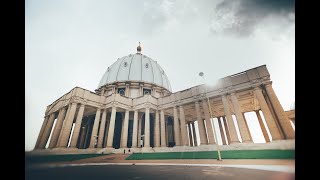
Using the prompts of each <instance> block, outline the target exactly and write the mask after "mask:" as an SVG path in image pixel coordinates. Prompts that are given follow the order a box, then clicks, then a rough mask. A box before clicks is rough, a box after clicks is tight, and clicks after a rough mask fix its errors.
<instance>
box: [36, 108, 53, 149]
mask: <svg viewBox="0 0 320 180" xmlns="http://www.w3.org/2000/svg"><path fill="white" fill-rule="evenodd" d="M53 123H54V113H51V114H50V117H49V120H48V122H47V124H46V127H45V129H44V131H43V135H42V137H41V140H40V143H39V148H40V149H45V148H46V144H47V142H48V139H49V136H50V133H51V129H52V126H53Z"/></svg>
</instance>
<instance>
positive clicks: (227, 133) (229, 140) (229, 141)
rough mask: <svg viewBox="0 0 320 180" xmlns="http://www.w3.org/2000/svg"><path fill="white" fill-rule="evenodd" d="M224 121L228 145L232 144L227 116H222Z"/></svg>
mask: <svg viewBox="0 0 320 180" xmlns="http://www.w3.org/2000/svg"><path fill="white" fill-rule="evenodd" d="M222 121H223V124H224V129H225V130H226V135H227V139H228V144H230V143H231V137H230V131H229V127H228V124H227V120H226V117H225V116H222Z"/></svg>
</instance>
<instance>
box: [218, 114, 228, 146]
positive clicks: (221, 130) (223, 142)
mask: <svg viewBox="0 0 320 180" xmlns="http://www.w3.org/2000/svg"><path fill="white" fill-rule="evenodd" d="M217 119H218V123H219V129H220V134H221V140H222V145H226V144H227V143H226V137H225V136H224V133H223V127H222V123H221V121H220V117H217Z"/></svg>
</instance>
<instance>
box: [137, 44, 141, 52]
mask: <svg viewBox="0 0 320 180" xmlns="http://www.w3.org/2000/svg"><path fill="white" fill-rule="evenodd" d="M137 54H141V46H140V42H139V46H138V47H137Z"/></svg>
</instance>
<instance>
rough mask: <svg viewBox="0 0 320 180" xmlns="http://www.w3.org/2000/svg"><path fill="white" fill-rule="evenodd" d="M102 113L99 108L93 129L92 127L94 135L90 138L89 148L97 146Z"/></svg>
mask: <svg viewBox="0 0 320 180" xmlns="http://www.w3.org/2000/svg"><path fill="white" fill-rule="evenodd" d="M100 112H101V109H100V108H98V109H97V112H96V117H95V118H94V123H93V127H92V134H91V138H90V144H89V148H94V146H95V144H96V142H97V138H98V128H99V122H100Z"/></svg>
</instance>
